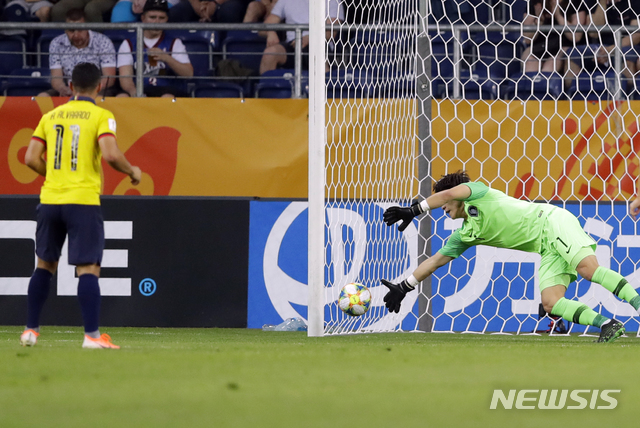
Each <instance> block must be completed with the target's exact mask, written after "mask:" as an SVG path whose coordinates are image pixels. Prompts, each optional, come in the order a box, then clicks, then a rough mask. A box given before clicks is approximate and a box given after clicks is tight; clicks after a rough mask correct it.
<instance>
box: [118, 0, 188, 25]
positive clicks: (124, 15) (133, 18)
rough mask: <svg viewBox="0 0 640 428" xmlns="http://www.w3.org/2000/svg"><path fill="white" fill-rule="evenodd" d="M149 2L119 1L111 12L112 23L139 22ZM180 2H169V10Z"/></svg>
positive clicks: (174, 0)
mask: <svg viewBox="0 0 640 428" xmlns="http://www.w3.org/2000/svg"><path fill="white" fill-rule="evenodd" d="M146 1H147V0H118V3H116V5H115V6H114V7H113V10H112V11H111V22H138V21H140V16H141V15H142V9H143V8H144V4H145V2H146ZM179 1H180V0H168V3H169V9H171V8H172V7H173V6H175V5H176V4H177V3H178V2H179Z"/></svg>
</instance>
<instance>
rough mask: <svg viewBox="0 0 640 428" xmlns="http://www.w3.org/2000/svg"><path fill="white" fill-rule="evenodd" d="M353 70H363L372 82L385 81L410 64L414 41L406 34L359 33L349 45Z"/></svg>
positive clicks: (388, 32) (390, 32)
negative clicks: (364, 68) (354, 68)
mask: <svg viewBox="0 0 640 428" xmlns="http://www.w3.org/2000/svg"><path fill="white" fill-rule="evenodd" d="M349 44H350V45H351V60H350V63H351V65H352V66H353V67H356V68H362V67H366V69H367V73H368V74H369V75H370V76H371V78H372V79H374V80H386V79H388V78H389V76H394V75H396V74H398V73H401V72H403V70H407V69H408V65H409V64H410V63H411V62H412V61H413V52H414V51H415V41H414V39H413V38H411V37H407V35H406V33H402V32H396V31H387V30H367V31H363V32H359V33H358V34H356V35H355V36H354V37H353V38H351V40H350V41H349Z"/></svg>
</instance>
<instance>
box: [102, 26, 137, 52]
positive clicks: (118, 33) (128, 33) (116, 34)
mask: <svg viewBox="0 0 640 428" xmlns="http://www.w3.org/2000/svg"><path fill="white" fill-rule="evenodd" d="M102 34H104V35H105V36H107V37H108V38H109V39H110V40H111V41H112V42H113V47H114V48H115V49H116V52H118V49H120V45H121V44H122V42H124V41H125V40H126V39H135V38H136V30H126V29H123V30H104V31H102Z"/></svg>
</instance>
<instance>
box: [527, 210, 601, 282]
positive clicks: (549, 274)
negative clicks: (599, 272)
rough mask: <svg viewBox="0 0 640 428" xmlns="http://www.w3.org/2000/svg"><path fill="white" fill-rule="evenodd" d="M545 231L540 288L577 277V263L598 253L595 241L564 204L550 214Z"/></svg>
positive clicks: (570, 280) (571, 280) (573, 279)
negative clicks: (564, 207)
mask: <svg viewBox="0 0 640 428" xmlns="http://www.w3.org/2000/svg"><path fill="white" fill-rule="evenodd" d="M542 233H543V235H542V251H541V253H540V254H541V256H542V260H541V261H540V270H539V272H538V275H539V278H540V291H541V292H542V290H544V289H545V288H548V287H552V286H554V285H564V286H565V287H568V286H569V284H570V283H571V282H573V281H575V280H576V278H577V277H578V273H577V272H576V266H578V264H579V263H580V262H581V261H582V260H583V259H584V258H585V257H587V256H591V255H595V254H596V253H595V249H596V242H595V241H594V240H593V238H591V237H590V236H589V235H587V233H586V232H585V231H584V229H582V226H580V222H579V221H578V219H577V218H576V217H575V216H574V215H573V214H571V213H570V212H569V211H567V210H565V209H563V208H556V209H555V210H552V211H551V212H550V213H549V215H548V216H547V220H546V223H545V225H544V229H543V232H542Z"/></svg>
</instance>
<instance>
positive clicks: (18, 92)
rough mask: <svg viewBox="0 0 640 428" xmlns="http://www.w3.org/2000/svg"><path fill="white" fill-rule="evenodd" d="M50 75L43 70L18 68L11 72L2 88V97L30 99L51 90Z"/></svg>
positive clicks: (47, 71)
mask: <svg viewBox="0 0 640 428" xmlns="http://www.w3.org/2000/svg"><path fill="white" fill-rule="evenodd" d="M50 75H51V73H50V72H49V69H48V68H46V67H43V68H18V69H15V70H13V71H11V74H10V77H9V78H7V79H6V81H5V83H4V85H3V86H2V92H3V94H4V96H12V97H32V96H36V95H38V94H39V93H40V92H43V91H46V90H48V89H51V82H50V81H49V76H50Z"/></svg>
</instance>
